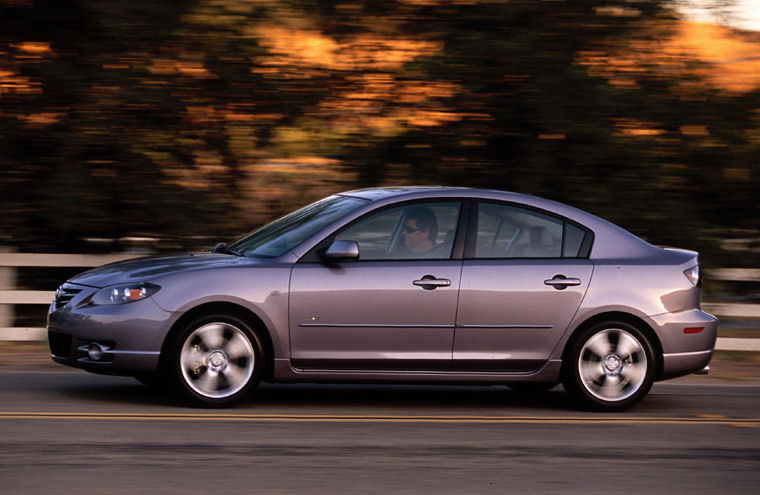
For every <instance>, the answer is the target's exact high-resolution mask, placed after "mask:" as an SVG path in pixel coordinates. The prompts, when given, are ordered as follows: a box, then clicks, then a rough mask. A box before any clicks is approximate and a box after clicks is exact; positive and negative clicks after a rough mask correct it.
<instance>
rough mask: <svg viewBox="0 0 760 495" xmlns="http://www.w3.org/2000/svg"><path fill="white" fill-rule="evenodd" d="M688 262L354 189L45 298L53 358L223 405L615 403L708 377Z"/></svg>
mask: <svg viewBox="0 0 760 495" xmlns="http://www.w3.org/2000/svg"><path fill="white" fill-rule="evenodd" d="M700 285H701V284H700V279H699V265H698V260H697V253H695V252H692V251H686V250H680V249H669V248H660V247H655V246H653V245H651V244H649V243H647V242H645V241H643V240H642V239H640V238H638V237H636V236H634V235H632V234H631V233H629V232H627V231H625V230H623V229H621V228H619V227H617V226H615V225H613V224H611V223H609V222H607V221H605V220H602V219H600V218H598V217H596V216H594V215H591V214H589V213H586V212H583V211H580V210H578V209H576V208H573V207H570V206H567V205H563V204H560V203H556V202H553V201H549V200H545V199H540V198H537V197H534V196H528V195H523V194H516V193H508V192H501V191H490V190H476V189H462V188H442V187H400V188H377V189H365V190H358V191H351V192H346V193H342V194H336V195H334V196H330V197H328V198H325V199H323V200H321V201H318V202H316V203H314V204H311V205H309V206H306V207H304V208H301V209H300V210H298V211H295V212H294V213H291V214H289V215H287V216H285V217H283V218H281V219H279V220H277V221H275V222H273V223H271V224H269V225H266V226H264V227H261V228H260V229H258V230H256V231H254V232H253V233H251V234H248V235H246V236H244V237H242V238H240V239H238V240H236V241H234V242H232V243H230V244H229V245H226V244H219V245H217V246H216V247H215V248H214V249H213V250H212V252H210V253H208V252H207V253H196V254H186V255H179V256H160V257H152V258H142V259H136V260H130V261H125V262H120V263H115V264H111V265H106V266H103V267H100V268H96V269H94V270H91V271H88V272H85V273H82V274H80V275H77V276H75V277H74V278H72V279H70V280H69V281H67V282H66V283H65V284H63V285H62V286H61V287H60V288H59V289H58V291H57V293H56V296H55V300H54V301H53V303H52V305H51V306H50V312H49V315H48V330H49V341H50V349H51V352H52V358H53V360H55V361H56V362H59V363H62V364H66V365H70V366H75V367H77V368H82V369H85V370H87V371H91V372H94V373H104V374H114V375H127V376H134V377H136V378H138V379H139V380H141V381H143V382H146V383H161V384H162V385H168V386H170V387H171V388H172V389H173V390H174V391H176V392H177V393H178V394H179V396H180V397H181V398H183V399H184V400H185V401H189V402H191V403H194V404H198V405H205V406H226V405H230V404H233V403H235V402H237V401H239V400H241V399H242V398H244V397H245V396H247V395H248V394H249V392H251V391H252V390H253V389H254V388H255V387H256V385H257V384H258V383H259V382H261V381H266V382H292V381H309V382H318V381H319V382H324V381H331V382H357V381H359V382H379V381H381V382H390V381H395V382H408V383H415V382H416V383H453V382H456V383H469V384H506V385H509V386H510V387H512V388H515V389H518V390H528V391H540V390H546V389H549V388H551V387H553V386H555V385H557V384H558V383H560V382H561V383H562V384H563V386H564V388H565V390H567V392H568V393H569V394H570V395H571V397H573V398H574V399H575V401H576V402H578V403H579V404H580V405H581V406H582V407H585V408H592V409H597V410H608V411H611V410H622V409H625V408H627V407H630V406H631V405H633V404H635V403H637V402H639V401H640V400H641V399H642V398H643V397H644V396H645V395H646V394H647V393H648V391H649V389H650V387H651V386H652V383H653V382H654V381H656V380H663V379H667V378H672V377H676V376H680V375H684V374H688V373H692V372H695V371H698V370H701V369H703V368H705V366H706V365H707V364H708V363H709V361H710V359H711V357H712V354H713V350H714V346H715V339H716V334H717V321H716V319H715V318H713V317H712V316H710V315H709V314H706V313H704V312H702V311H701V310H700V307H699V304H700Z"/></svg>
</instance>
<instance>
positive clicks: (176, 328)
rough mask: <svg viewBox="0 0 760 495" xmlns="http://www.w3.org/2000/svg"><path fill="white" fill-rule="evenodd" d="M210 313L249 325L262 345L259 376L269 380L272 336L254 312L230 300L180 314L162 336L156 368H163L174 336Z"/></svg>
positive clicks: (271, 360)
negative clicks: (261, 373) (225, 315)
mask: <svg viewBox="0 0 760 495" xmlns="http://www.w3.org/2000/svg"><path fill="white" fill-rule="evenodd" d="M210 314H228V315H230V316H235V317H237V318H240V319H241V320H243V321H245V322H246V323H248V324H249V325H250V326H251V328H252V329H253V330H254V332H256V335H257V336H258V337H259V339H261V345H262V346H263V347H264V349H263V351H264V360H265V363H264V364H265V366H264V370H263V375H262V377H261V378H262V380H264V381H271V380H272V378H273V376H274V345H273V343H272V337H271V335H270V334H269V329H268V328H267V326H266V325H265V324H264V322H263V321H262V320H261V318H259V316H258V315H257V314H256V313H254V312H253V311H251V310H249V309H248V308H245V307H243V306H240V305H238V304H234V303H230V302H209V303H204V304H201V305H199V306H196V307H194V308H191V309H190V310H188V311H186V312H185V313H184V314H183V315H182V316H180V318H179V319H178V320H177V321H176V322H175V323H174V325H172V327H171V329H170V330H169V332H168V333H167V334H166V337H164V342H163V344H162V345H161V354H160V356H159V364H158V366H159V368H158V369H159V370H163V369H164V365H165V359H166V356H167V354H168V350H169V346H170V345H171V342H172V340H173V339H174V336H175V335H176V334H177V333H178V332H180V331H181V330H182V329H183V328H184V327H185V326H186V325H187V324H188V323H190V322H191V321H192V320H195V319H197V318H200V317H202V316H205V315H210Z"/></svg>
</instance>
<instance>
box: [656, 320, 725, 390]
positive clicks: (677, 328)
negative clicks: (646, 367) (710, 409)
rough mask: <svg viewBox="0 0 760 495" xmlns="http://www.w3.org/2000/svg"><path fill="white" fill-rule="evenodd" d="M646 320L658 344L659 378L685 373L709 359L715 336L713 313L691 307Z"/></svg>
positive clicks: (713, 349)
mask: <svg viewBox="0 0 760 495" xmlns="http://www.w3.org/2000/svg"><path fill="white" fill-rule="evenodd" d="M650 320H651V321H650V324H651V325H652V327H653V328H654V329H655V330H656V332H657V335H658V337H659V338H660V344H661V345H662V353H663V355H662V370H661V376H660V378H661V379H666V378H674V377H677V376H682V375H688V374H690V373H694V372H696V371H700V370H701V369H703V368H704V367H705V366H707V365H708V364H709V363H710V359H712V356H713V353H714V351H715V341H716V339H717V337H718V320H717V319H716V318H715V317H714V316H712V315H710V314H708V313H705V312H703V311H700V310H698V309H691V310H688V311H682V312H679V313H666V314H662V315H657V316H653V317H652V318H651V319H650Z"/></svg>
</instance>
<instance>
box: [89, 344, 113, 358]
mask: <svg viewBox="0 0 760 495" xmlns="http://www.w3.org/2000/svg"><path fill="white" fill-rule="evenodd" d="M106 351H108V348H107V347H103V346H102V345H100V344H98V343H97V342H93V343H92V344H90V346H89V347H88V348H87V355H88V356H89V357H90V359H92V360H93V361H100V360H101V359H103V356H105V354H106Z"/></svg>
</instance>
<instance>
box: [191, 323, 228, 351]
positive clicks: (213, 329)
mask: <svg viewBox="0 0 760 495" xmlns="http://www.w3.org/2000/svg"><path fill="white" fill-rule="evenodd" d="M224 329H225V327H224V325H222V324H219V323H216V324H212V325H206V326H204V327H202V328H199V329H198V331H197V332H196V335H197V336H198V338H200V339H201V341H202V342H203V345H204V346H205V347H206V350H209V349H216V348H219V347H222V346H223V345H224V342H225V338H224Z"/></svg>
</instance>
